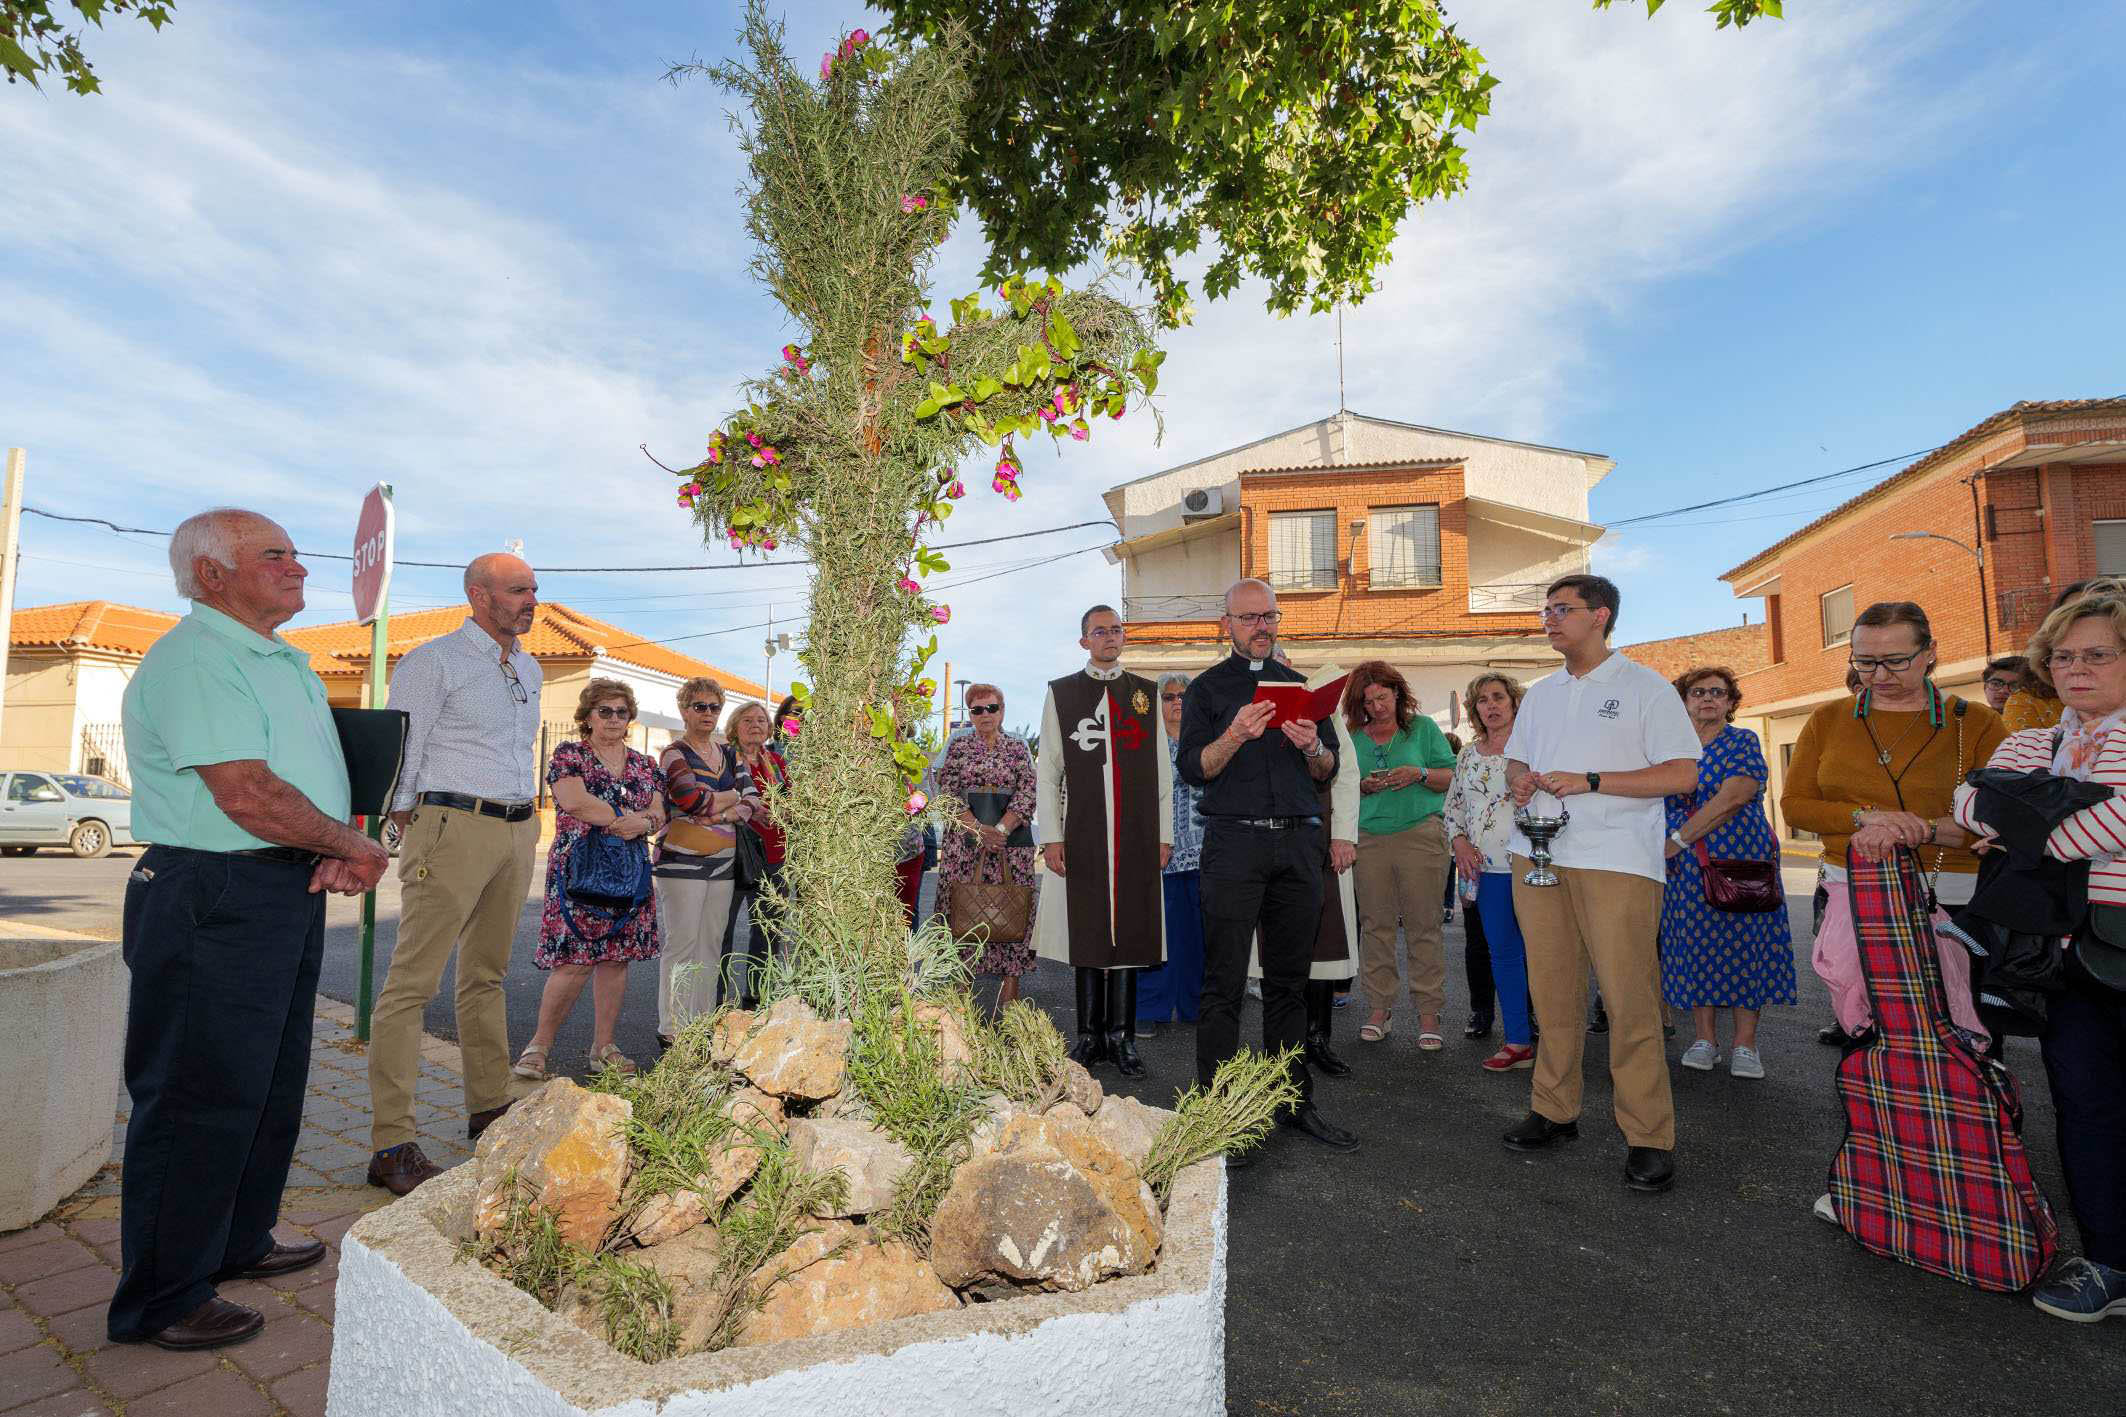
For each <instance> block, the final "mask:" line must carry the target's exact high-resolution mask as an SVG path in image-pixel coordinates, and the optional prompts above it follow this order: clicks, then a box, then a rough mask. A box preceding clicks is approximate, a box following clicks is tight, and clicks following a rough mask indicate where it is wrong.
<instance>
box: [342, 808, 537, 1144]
mask: <svg viewBox="0 0 2126 1417" xmlns="http://www.w3.org/2000/svg"><path fill="white" fill-rule="evenodd" d="M538 846H539V818H538V815H537V814H536V813H534V814H533V815H532V816H530V817H527V818H526V819H525V820H523V821H521V822H505V821H503V820H502V819H501V818H499V817H483V816H481V815H480V814H479V813H478V812H461V811H459V810H457V809H456V808H454V807H437V806H434V805H422V806H419V807H416V808H414V810H413V819H412V820H411V821H409V822H408V823H407V824H406V832H405V837H404V839H403V841H402V842H401V843H400V846H399V935H398V941H397V943H396V944H394V945H393V947H392V951H391V968H390V970H389V971H388V972H387V973H386V974H385V976H384V987H383V989H382V991H381V992H379V993H378V995H377V1001H376V1008H375V1010H374V1011H373V1012H372V1013H371V1015H370V1023H369V1102H370V1107H371V1109H372V1112H373V1115H372V1117H371V1121H370V1132H369V1136H370V1141H369V1144H370V1146H371V1148H372V1149H373V1150H376V1151H384V1150H387V1149H388V1148H391V1147H394V1146H397V1145H399V1144H400V1143H402V1142H409V1141H412V1140H414V1138H415V1137H416V1136H417V1135H418V1133H417V1132H416V1130H415V1128H414V1125H413V1089H414V1084H415V1082H416V1081H417V1080H418V1078H419V1076H420V1067H421V1013H422V1011H423V1010H424V1009H426V1008H427V1007H428V1001H429V1000H430V999H432V998H434V997H435V992H436V986H437V985H438V984H439V983H441V982H442V978H443V966H444V965H446V964H448V963H449V962H450V956H451V952H452V951H453V950H455V951H456V952H457V956H458V976H457V998H456V1005H457V1020H458V1047H459V1049H460V1050H461V1052H462V1053H463V1055H464V1070H465V1110H466V1112H467V1113H468V1114H470V1113H473V1112H485V1111H487V1110H488V1109H490V1108H494V1107H500V1106H501V1105H502V1104H503V1103H505V1102H507V1101H509V1061H510V1059H509V1016H508V1014H507V1013H506V1012H505V1010H504V1007H503V998H502V975H503V972H504V971H506V970H507V969H508V968H509V954H510V948H511V946H512V944H513V943H514V942H515V939H516V934H517V916H518V913H519V912H520V911H522V910H523V908H524V897H525V893H526V892H527V891H529V890H530V889H531V880H532V857H533V855H534V854H535V853H536V852H537V850H538Z"/></svg>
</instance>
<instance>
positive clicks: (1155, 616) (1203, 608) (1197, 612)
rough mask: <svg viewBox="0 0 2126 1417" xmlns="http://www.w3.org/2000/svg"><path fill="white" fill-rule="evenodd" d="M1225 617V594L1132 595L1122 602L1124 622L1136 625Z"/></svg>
mask: <svg viewBox="0 0 2126 1417" xmlns="http://www.w3.org/2000/svg"><path fill="white" fill-rule="evenodd" d="M1224 613H1225V593H1224V592H1223V591H1220V592H1217V593H1216V594H1212V595H1133V596H1128V597H1126V598H1124V600H1123V602H1122V618H1123V619H1124V620H1126V621H1129V622H1131V623H1133V624H1140V625H1141V624H1159V623H1163V622H1166V621H1170V620H1215V619H1217V618H1218V617H1219V616H1220V615H1223V614H1224Z"/></svg>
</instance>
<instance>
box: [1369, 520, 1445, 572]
mask: <svg viewBox="0 0 2126 1417" xmlns="http://www.w3.org/2000/svg"><path fill="white" fill-rule="evenodd" d="M1366 528H1367V537H1368V542H1367V554H1368V556H1369V558H1370V559H1371V562H1372V571H1371V573H1370V576H1369V584H1370V585H1371V586H1372V587H1373V588H1374V589H1376V590H1378V589H1382V588H1405V589H1409V588H1416V589H1427V588H1431V587H1436V586H1438V585H1439V583H1440V556H1439V508H1438V507H1436V506H1425V507H1375V508H1373V509H1372V510H1371V511H1369V512H1367V514H1366Z"/></svg>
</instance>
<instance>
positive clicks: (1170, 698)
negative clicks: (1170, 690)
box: [1159, 694, 1184, 704]
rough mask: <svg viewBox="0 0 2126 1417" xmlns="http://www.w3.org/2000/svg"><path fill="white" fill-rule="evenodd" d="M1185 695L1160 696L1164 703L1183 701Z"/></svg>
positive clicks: (1160, 700) (1161, 701)
mask: <svg viewBox="0 0 2126 1417" xmlns="http://www.w3.org/2000/svg"><path fill="white" fill-rule="evenodd" d="M1183 697H1184V696H1183V695H1180V694H1161V695H1160V696H1159V702H1160V703H1162V704H1178V703H1180V702H1181V700H1182V698H1183Z"/></svg>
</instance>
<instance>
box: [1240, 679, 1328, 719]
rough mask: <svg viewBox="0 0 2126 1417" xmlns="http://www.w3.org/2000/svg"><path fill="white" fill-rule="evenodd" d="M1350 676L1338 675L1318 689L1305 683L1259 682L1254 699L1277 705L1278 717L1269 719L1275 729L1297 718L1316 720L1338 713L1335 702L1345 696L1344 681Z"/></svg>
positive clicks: (1260, 702) (1261, 702)
mask: <svg viewBox="0 0 2126 1417" xmlns="http://www.w3.org/2000/svg"><path fill="white" fill-rule="evenodd" d="M1350 677H1351V676H1350V675H1348V674H1343V675H1339V676H1337V677H1336V678H1334V679H1332V680H1330V681H1329V682H1328V683H1326V684H1324V685H1322V686H1321V687H1320V688H1318V689H1309V688H1308V687H1307V686H1306V685H1304V684H1274V683H1273V684H1257V685H1256V686H1255V702H1256V703H1258V704H1275V705H1277V716H1276V717H1275V718H1273V719H1271V720H1270V727H1272V728H1277V727H1281V726H1282V725H1284V724H1287V723H1290V722H1292V721H1293V720H1294V719H1305V720H1306V721H1307V722H1308V723H1315V722H1318V721H1319V720H1321V719H1324V718H1329V717H1331V716H1333V715H1334V714H1335V712H1336V701H1337V700H1338V699H1341V698H1342V697H1343V692H1344V681H1345V680H1346V679H1349V678H1350Z"/></svg>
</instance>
